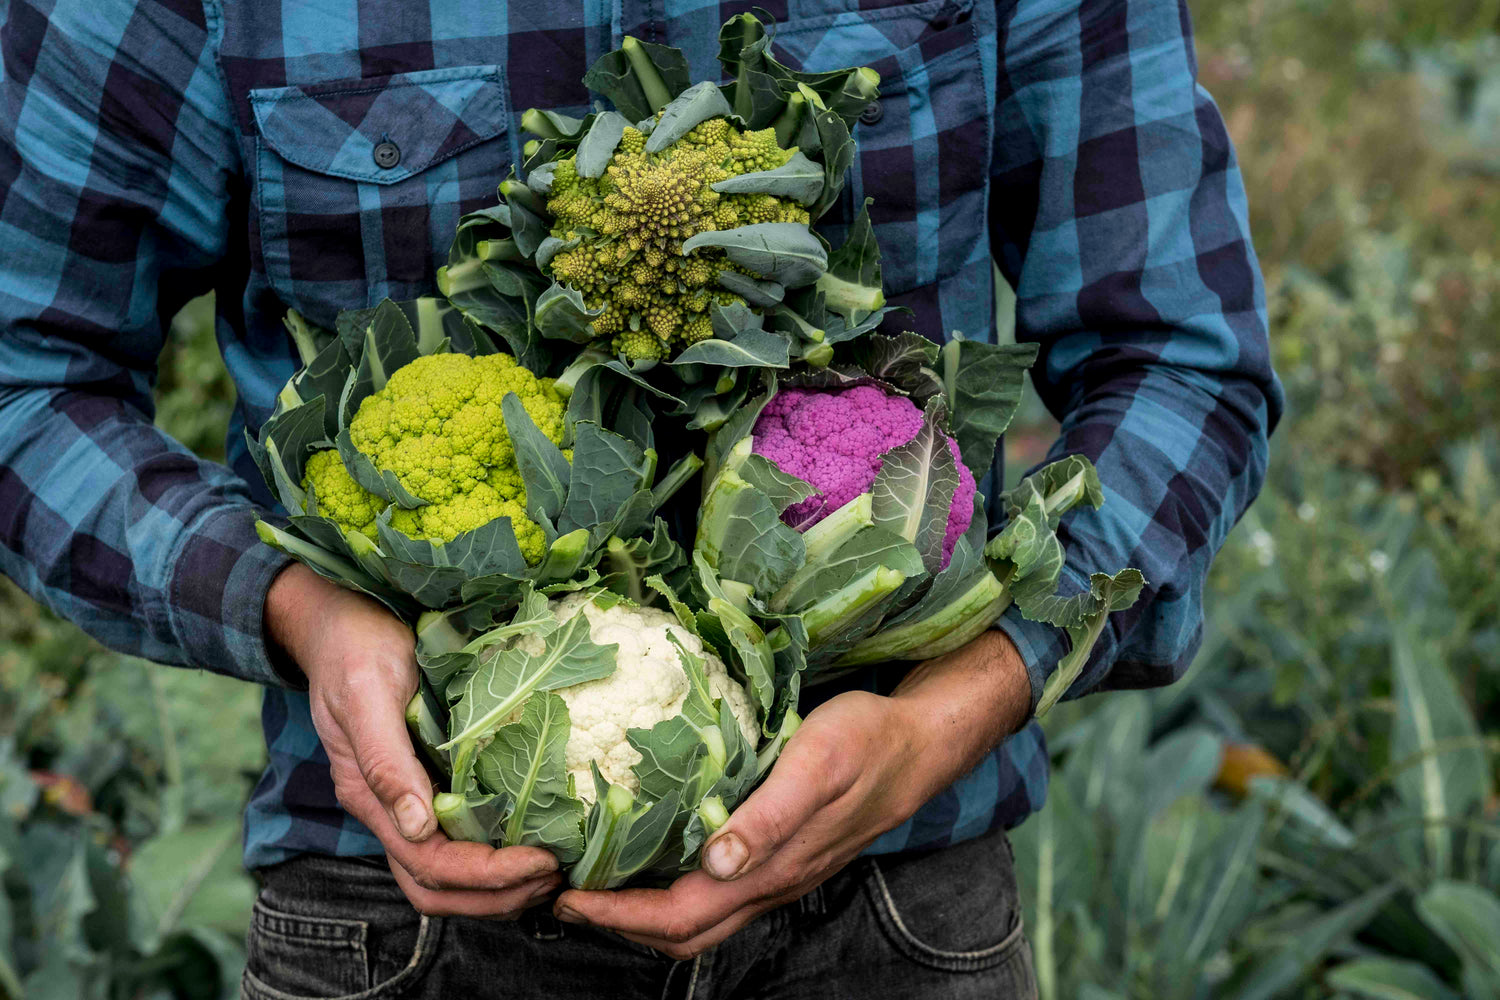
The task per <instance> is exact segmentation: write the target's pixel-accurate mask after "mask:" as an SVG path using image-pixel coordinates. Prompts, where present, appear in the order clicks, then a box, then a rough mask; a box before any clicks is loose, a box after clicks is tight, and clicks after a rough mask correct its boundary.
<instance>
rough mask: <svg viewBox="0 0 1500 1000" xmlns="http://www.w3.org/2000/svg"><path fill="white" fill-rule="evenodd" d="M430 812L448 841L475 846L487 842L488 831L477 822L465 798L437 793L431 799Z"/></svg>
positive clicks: (477, 818)
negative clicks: (463, 842)
mask: <svg viewBox="0 0 1500 1000" xmlns="http://www.w3.org/2000/svg"><path fill="white" fill-rule="evenodd" d="M432 811H433V812H434V813H435V814H436V815H437V821H438V826H441V827H442V828H443V832H444V833H446V834H447V835H448V839H449V840H467V841H471V842H473V843H476V844H484V843H488V842H489V839H490V838H489V831H487V830H486V829H485V828H484V824H483V823H481V822H480V821H479V817H478V816H476V815H475V813H474V809H473V807H472V806H471V805H470V802H469V799H468V798H466V797H465V796H462V795H458V794H456V793H454V792H439V793H438V794H436V795H434V796H433V797H432Z"/></svg>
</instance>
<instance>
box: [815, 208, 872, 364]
mask: <svg viewBox="0 0 1500 1000" xmlns="http://www.w3.org/2000/svg"><path fill="white" fill-rule="evenodd" d="M873 202H874V199H873V198H866V199H865V203H864V205H863V206H862V207H861V208H860V210H859V214H858V215H857V216H855V218H854V222H853V223H852V224H850V226H849V233H848V235H847V236H845V237H844V242H843V244H842V245H841V246H840V247H839V248H838V249H837V250H835V251H833V252H832V253H830V254H829V255H828V271H827V273H826V274H824V275H823V276H822V277H820V278H819V279H818V282H817V289H818V291H820V292H822V293H823V304H824V308H826V309H828V310H829V311H831V312H834V313H837V314H838V315H840V316H842V317H843V318H844V322H845V323H846V324H847V325H849V326H851V327H852V326H855V325H856V324H859V323H861V322H863V321H864V320H865V319H866V318H868V317H869V316H870V314H871V313H874V312H875V311H876V310H878V309H880V308H881V307H882V306H884V305H885V293H884V291H883V288H882V285H881V280H880V244H879V243H877V242H876V240H875V228H874V226H872V225H871V224H870V205H871V204H872V203H873ZM872 374H874V373H873V372H872Z"/></svg>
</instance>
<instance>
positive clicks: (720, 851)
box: [702, 736, 830, 881]
mask: <svg viewBox="0 0 1500 1000" xmlns="http://www.w3.org/2000/svg"><path fill="white" fill-rule="evenodd" d="M820 758H821V755H820V754H818V753H817V752H815V751H814V750H813V742H812V741H811V740H807V739H803V740H801V741H799V740H798V739H797V738H796V737H795V736H794V737H793V738H792V739H791V741H790V742H788V743H787V745H786V748H785V749H784V750H783V751H782V753H781V756H780V758H778V759H777V761H776V764H775V766H773V767H772V768H771V773H770V774H769V775H767V776H766V780H765V782H764V783H763V784H762V785H761V786H760V787H759V788H757V789H756V790H755V791H754V792H753V793H752V794H751V795H750V797H749V798H748V799H746V800H745V801H744V802H742V803H740V805H739V808H737V809H735V811H734V813H733V814H732V815H731V816H730V817H729V820H728V821H727V822H726V823H725V824H724V825H723V826H722V827H720V828H719V830H718V832H716V833H715V834H714V835H713V836H712V837H711V838H709V841H708V843H707V844H705V845H704V848H703V861H702V866H703V870H704V871H706V872H708V874H709V875H711V876H713V877H714V878H716V879H719V880H720V881H731V880H733V879H737V878H740V877H742V876H744V875H747V874H749V873H750V872H752V871H754V870H755V869H757V868H759V867H760V866H761V865H762V864H764V863H765V862H766V860H767V859H768V858H770V857H771V855H773V854H775V853H776V852H777V850H779V849H780V848H781V846H782V845H783V844H785V843H786V842H787V841H788V840H790V839H791V838H792V837H794V836H795V835H796V833H797V831H798V830H800V829H802V827H803V826H804V825H806V823H807V822H808V820H810V819H812V817H813V816H814V815H815V814H816V813H817V811H818V810H819V809H821V808H823V806H824V805H826V804H827V802H828V800H829V798H830V796H829V795H827V794H826V792H827V787H828V781H827V773H828V769H827V767H826V764H825V763H824V762H823V761H822V760H821V759H820Z"/></svg>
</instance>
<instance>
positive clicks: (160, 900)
mask: <svg viewBox="0 0 1500 1000" xmlns="http://www.w3.org/2000/svg"><path fill="white" fill-rule="evenodd" d="M130 877H131V883H132V885H133V886H134V888H135V894H136V898H137V899H138V900H139V902H140V903H141V904H142V905H143V911H144V912H143V914H142V915H143V916H144V917H145V918H146V919H147V920H148V921H150V923H149V924H148V925H147V926H148V927H149V928H150V932H149V938H148V940H149V941H152V942H160V941H161V940H162V939H163V938H165V937H166V935H167V934H169V933H171V932H172V931H174V930H177V929H179V928H183V927H213V928H216V929H218V930H221V931H224V932H225V933H228V934H235V935H239V934H243V933H244V932H245V928H246V924H247V917H248V914H249V912H250V904H251V903H252V902H253V901H254V897H255V886H254V884H253V883H252V882H251V881H250V880H249V879H248V878H246V877H245V873H244V870H243V868H242V867H241V864H240V821H239V818H238V817H236V818H233V819H225V820H221V821H219V822H216V823H209V824H205V825H201V826H198V825H195V826H188V827H184V828H183V829H181V830H179V831H177V832H175V833H166V834H160V835H158V836H156V837H153V838H151V839H150V840H148V841H146V842H145V843H144V844H142V845H141V846H140V847H139V848H137V849H136V850H135V851H134V852H133V853H132V854H131V858H130Z"/></svg>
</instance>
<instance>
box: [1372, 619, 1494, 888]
mask: <svg viewBox="0 0 1500 1000" xmlns="http://www.w3.org/2000/svg"><path fill="white" fill-rule="evenodd" d="M1414 632H1415V630H1414V629H1413V627H1412V626H1411V624H1410V623H1409V622H1408V621H1406V620H1405V619H1404V618H1399V617H1398V618H1397V620H1396V621H1394V622H1392V624H1391V674H1392V676H1391V689H1392V692H1393V694H1394V696H1395V699H1396V720H1395V725H1394V726H1393V728H1392V730H1391V749H1390V755H1391V761H1392V763H1393V764H1394V765H1395V766H1396V767H1397V768H1398V770H1397V772H1396V776H1395V779H1394V782H1393V783H1394V786H1395V789H1396V793H1397V794H1398V795H1400V796H1401V799H1402V801H1404V802H1405V803H1406V804H1407V805H1408V806H1409V807H1410V808H1411V809H1412V810H1414V811H1419V813H1420V815H1421V817H1422V821H1423V843H1424V844H1425V846H1426V853H1427V862H1428V864H1429V865H1430V866H1431V870H1432V872H1433V873H1434V874H1435V875H1437V876H1439V877H1442V876H1447V875H1450V874H1452V873H1453V857H1452V850H1453V835H1452V830H1451V828H1450V826H1451V824H1452V823H1454V822H1455V821H1457V820H1459V819H1461V818H1462V817H1464V816H1465V815H1467V814H1468V813H1469V812H1470V811H1471V810H1472V809H1474V808H1475V807H1476V806H1478V805H1480V804H1482V803H1483V802H1484V801H1485V800H1486V798H1487V797H1488V796H1489V794H1490V791H1489V790H1490V789H1491V788H1492V783H1493V781H1494V778H1493V773H1492V771H1491V768H1490V761H1489V757H1488V754H1486V752H1485V750H1484V747H1483V744H1482V742H1481V740H1480V736H1479V727H1478V725H1477V724H1476V723H1475V721H1474V716H1473V713H1472V712H1471V711H1470V710H1469V708H1468V706H1467V704H1465V702H1464V699H1463V696H1462V695H1461V694H1460V693H1459V691H1458V688H1457V686H1456V685H1455V684H1454V681H1453V677H1452V675H1451V674H1450V673H1449V671H1448V670H1447V669H1444V664H1443V661H1442V654H1441V653H1440V652H1439V651H1438V650H1437V649H1435V648H1434V647H1433V645H1432V644H1430V643H1422V642H1420V640H1418V638H1417V637H1416V635H1415V634H1414Z"/></svg>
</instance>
